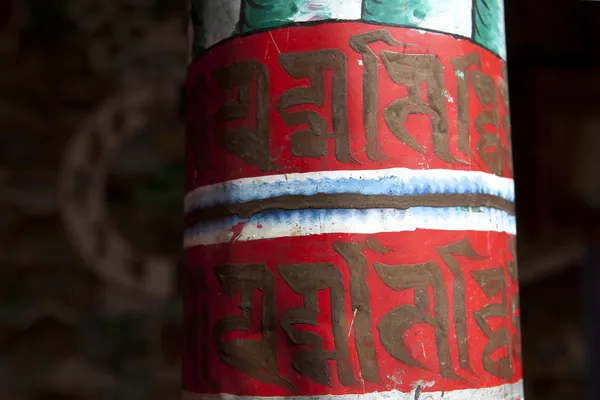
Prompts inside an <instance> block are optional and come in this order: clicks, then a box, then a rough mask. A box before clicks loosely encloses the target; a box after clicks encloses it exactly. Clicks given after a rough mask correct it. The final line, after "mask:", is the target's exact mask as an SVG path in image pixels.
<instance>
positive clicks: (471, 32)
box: [192, 0, 506, 58]
mask: <svg viewBox="0 0 600 400" xmlns="http://www.w3.org/2000/svg"><path fill="white" fill-rule="evenodd" d="M192 2H193V4H194V6H193V7H194V8H193V12H192V13H193V15H194V18H196V19H197V21H198V22H197V26H198V27H199V29H198V30H197V32H196V41H195V48H196V54H200V53H201V52H202V51H203V50H204V49H205V48H207V47H210V46H212V45H214V44H216V43H218V42H220V41H221V40H223V39H226V38H228V37H230V36H234V35H237V34H243V33H250V32H254V31H257V30H264V29H266V28H275V27H279V26H285V25H290V24H294V23H300V22H309V21H324V20H329V21H335V20H354V21H365V22H371V23H375V24H385V25H401V26H407V27H413V28H419V29H431V30H435V31H440V32H445V33H449V34H453V35H460V36H463V37H465V38H470V39H473V40H474V41H475V42H476V43H479V44H481V45H482V46H484V47H486V48H488V49H489V50H491V51H493V52H495V53H496V54H498V55H500V56H501V57H502V58H506V43H505V32H504V7H503V3H502V1H501V0H402V1H401V0H222V1H218V2H215V1H203V0H193V1H192Z"/></svg>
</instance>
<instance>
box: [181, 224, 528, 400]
mask: <svg viewBox="0 0 600 400" xmlns="http://www.w3.org/2000/svg"><path fill="white" fill-rule="evenodd" d="M513 239H514V236H510V235H507V234H504V233H493V232H489V233H488V232H445V231H424V230H420V231H415V232H401V233H380V234H376V235H358V234H353V235H346V234H330V235H316V236H309V237H284V238H278V239H271V240H258V241H249V242H235V243H228V244H222V245H211V246H197V247H194V248H191V249H188V250H187V254H186V264H187V267H186V271H185V274H186V276H185V282H186V292H185V293H186V294H185V301H186V313H185V331H186V335H187V336H186V340H185V358H184V389H185V390H188V391H190V392H197V393H231V394H243V395H251V396H276V395H317V394H349V393H370V392H375V391H386V390H392V389H398V390H400V391H404V392H410V391H411V390H413V389H414V387H415V386H416V385H425V386H424V391H441V390H444V391H452V390H458V389H465V388H483V387H492V386H498V385H500V384H503V383H506V382H510V383H513V382H517V381H518V380H519V379H520V378H521V361H520V336H519V329H518V328H519V322H518V314H519V312H518V297H517V290H518V285H517V282H516V280H515V279H516V263H515V259H514V243H511V241H512V240H513Z"/></svg>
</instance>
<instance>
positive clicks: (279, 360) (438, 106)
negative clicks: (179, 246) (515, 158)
mask: <svg viewBox="0 0 600 400" xmlns="http://www.w3.org/2000/svg"><path fill="white" fill-rule="evenodd" d="M503 14H504V12H503V5H502V2H501V0H437V1H432V0H409V1H399V0H241V1H240V0H204V1H202V0H200V1H196V2H194V4H193V6H192V11H191V16H192V18H191V19H192V25H193V28H194V31H193V32H194V38H193V51H192V53H193V57H192V61H191V65H190V67H189V70H188V77H187V89H186V90H187V118H188V121H187V124H188V135H187V139H186V157H187V159H186V194H185V238H184V247H185V252H186V256H185V257H186V264H185V338H184V348H185V353H184V370H183V384H184V398H185V399H189V400H192V399H218V398H225V399H231V400H238V399H239V400H241V399H244V400H247V399H255V398H263V397H290V398H300V397H302V398H304V397H307V398H319V399H321V398H323V399H325V398H327V399H331V400H336V399H339V400H358V399H360V400H371V399H411V400H413V399H432V400H438V399H450V400H454V399H490V400H495V399H497V400H500V399H502V400H508V399H510V400H516V399H521V398H523V390H522V380H521V370H522V368H521V352H520V346H521V340H520V332H519V301H518V282H517V278H518V277H517V275H518V274H517V261H516V249H515V243H516V236H515V235H516V221H515V209H514V199H515V195H514V185H513V175H512V174H513V172H512V160H511V158H512V153H511V141H510V119H509V106H508V103H509V101H508V89H507V78H506V65H505V56H506V54H505V44H504V15H503Z"/></svg>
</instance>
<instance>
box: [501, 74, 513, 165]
mask: <svg viewBox="0 0 600 400" xmlns="http://www.w3.org/2000/svg"><path fill="white" fill-rule="evenodd" d="M498 88H499V89H500V98H501V99H502V105H503V106H504V115H503V116H502V130H503V131H504V135H505V136H506V140H507V141H508V146H505V147H504V160H505V164H506V167H507V168H508V170H509V171H510V173H511V174H512V173H513V163H512V136H511V129H512V127H511V124H510V104H509V96H508V78H507V70H506V64H504V65H503V66H502V78H500V79H498Z"/></svg>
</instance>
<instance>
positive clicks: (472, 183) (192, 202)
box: [184, 168, 515, 212]
mask: <svg viewBox="0 0 600 400" xmlns="http://www.w3.org/2000/svg"><path fill="white" fill-rule="evenodd" d="M318 193H325V194H337V193H356V194H368V195H392V196H418V195H425V194H489V195H494V196H498V197H500V198H503V199H505V200H508V201H514V198H515V189H514V182H513V180H512V179H509V178H502V177H499V176H496V175H492V174H488V173H485V172H479V171H454V170H447V169H429V170H413V169H408V168H389V169H378V170H364V171H324V172H306V173H293V174H283V175H269V176H262V177H255V178H242V179H236V180H231V181H227V182H223V183H217V184H214V185H208V186H202V187H200V188H197V189H195V190H194V191H192V192H190V193H188V194H187V195H186V196H185V200H184V210H185V212H189V211H192V210H196V209H202V208H207V207H211V206H214V205H217V204H235V203H245V202H248V201H252V200H263V199H268V198H271V197H277V196H286V195H305V196H310V195H315V194H318Z"/></svg>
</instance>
